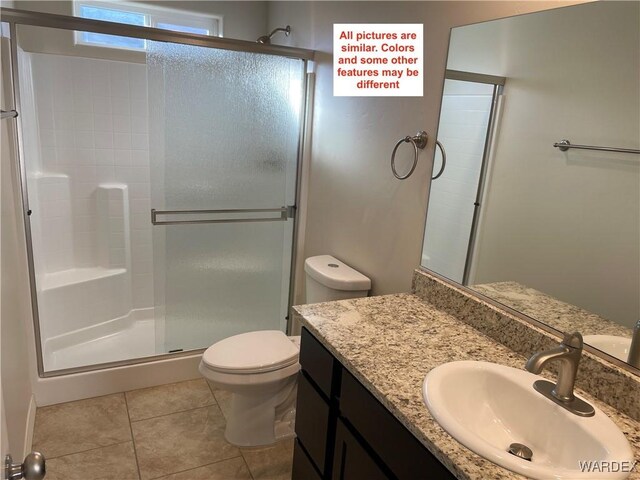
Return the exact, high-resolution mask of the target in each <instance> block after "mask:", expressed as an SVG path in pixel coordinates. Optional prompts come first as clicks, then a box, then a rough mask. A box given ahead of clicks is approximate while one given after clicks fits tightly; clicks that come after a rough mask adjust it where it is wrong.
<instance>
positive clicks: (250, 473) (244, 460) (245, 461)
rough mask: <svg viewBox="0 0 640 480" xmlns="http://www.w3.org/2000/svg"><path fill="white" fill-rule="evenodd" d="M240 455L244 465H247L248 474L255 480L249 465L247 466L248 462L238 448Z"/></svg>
mask: <svg viewBox="0 0 640 480" xmlns="http://www.w3.org/2000/svg"><path fill="white" fill-rule="evenodd" d="M240 456H241V457H242V461H243V462H244V465H245V467H247V471H248V472H249V476H250V477H251V479H252V480H256V477H254V476H253V472H252V471H251V467H249V462H247V459H246V458H244V452H243V451H242V450H240Z"/></svg>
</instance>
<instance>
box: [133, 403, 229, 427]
mask: <svg viewBox="0 0 640 480" xmlns="http://www.w3.org/2000/svg"><path fill="white" fill-rule="evenodd" d="M217 405H218V404H217V403H216V401H215V399H214V401H213V403H210V404H207V405H201V406H199V407H192V408H185V409H184V410H176V411H175V412H170V413H161V414H160V415H154V416H152V417H145V418H137V419H135V420H131V416H129V422H130V423H136V422H144V421H145V420H153V419H154V418H160V417H166V416H168V415H173V414H175V413H184V412H190V411H191V410H197V409H199V408H208V407H213V406H217Z"/></svg>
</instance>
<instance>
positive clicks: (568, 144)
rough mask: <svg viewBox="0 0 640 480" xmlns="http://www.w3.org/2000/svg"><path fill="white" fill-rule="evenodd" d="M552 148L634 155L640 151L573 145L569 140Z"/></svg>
mask: <svg viewBox="0 0 640 480" xmlns="http://www.w3.org/2000/svg"><path fill="white" fill-rule="evenodd" d="M553 146H554V147H556V148H559V149H560V151H561V152H566V151H567V150H569V149H570V148H575V149H579V150H599V151H602V152H620V153H634V154H636V155H638V154H640V150H636V149H634V148H617V147H597V146H595V145H573V144H572V143H571V142H570V141H569V140H560V141H559V142H556V143H554V144H553Z"/></svg>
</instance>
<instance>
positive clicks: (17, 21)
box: [0, 8, 315, 378]
mask: <svg viewBox="0 0 640 480" xmlns="http://www.w3.org/2000/svg"><path fill="white" fill-rule="evenodd" d="M0 21H1V22H2V23H6V24H8V25H9V34H10V44H11V57H10V59H9V63H10V68H11V83H12V86H11V87H12V93H13V105H14V109H15V110H17V111H18V112H21V111H22V103H21V97H20V79H19V70H18V43H17V40H18V38H17V27H18V25H24V26H32V27H43V28H54V29H59V30H70V31H83V32H91V33H103V34H107V35H118V36H124V37H133V38H141V39H145V40H152V41H157V42H167V43H179V44H184V45H192V46H197V47H207V48H216V49H223V50H234V51H239V52H246V53H260V54H265V55H276V56H281V57H288V58H294V59H298V60H301V61H302V62H303V68H304V72H305V78H304V85H303V92H302V102H301V107H300V124H299V132H298V148H297V155H296V180H295V205H294V206H293V208H292V211H293V215H292V217H291V218H292V221H293V236H292V239H291V241H292V246H291V247H292V248H291V262H290V271H289V298H288V303H287V317H286V320H287V329H289V328H291V318H290V317H291V313H290V312H291V305H292V301H293V292H294V287H295V271H296V257H297V241H298V233H299V232H298V230H299V226H300V222H298V217H299V215H298V212H297V211H296V210H297V207H298V206H299V205H300V200H301V181H302V178H301V177H302V167H303V166H302V160H303V155H304V151H305V139H306V133H307V126H308V123H309V119H308V117H307V115H308V112H309V111H310V102H309V99H310V95H311V94H312V91H311V90H312V85H313V73H311V72H310V71H309V62H312V61H313V60H314V56H315V51H314V50H308V49H304V48H295V47H286V46H281V45H271V44H261V43H257V42H255V43H254V42H250V41H246V40H236V39H230V38H222V37H213V36H208V35H198V34H193V33H184V32H175V31H171V30H162V29H159V28H152V27H144V26H136V25H127V24H122V23H114V22H106V21H102V20H91V19H86V18H80V17H72V16H67V15H56V14H51V13H41V12H31V11H25V10H17V9H11V8H0ZM16 123H17V125H16V137H17V138H16V150H17V152H16V153H17V155H16V157H17V161H18V164H19V165H18V167H19V168H18V169H17V172H18V183H19V184H20V192H21V208H22V214H23V215H22V216H23V222H24V232H25V240H26V250H27V264H28V269H29V289H30V294H31V309H32V317H33V329H34V336H35V342H36V357H37V365H38V375H39V377H41V378H50V377H58V376H62V375H69V374H73V373H81V372H90V371H96V370H103V369H107V368H113V367H122V366H127V365H136V364H142V363H150V362H155V361H158V360H169V359H172V358H178V357H187V356H191V355H194V354H198V353H202V352H204V350H205V349H204V348H200V349H194V350H187V351H183V352H175V353H162V354H157V355H152V356H146V357H138V358H132V359H127V360H118V361H115V362H106V363H98V364H92V365H84V366H81V367H73V368H66V369H60V370H52V371H49V372H46V371H45V370H44V360H43V355H42V349H43V347H42V337H41V332H40V318H39V317H40V316H39V310H38V297H37V287H36V272H35V263H34V257H33V243H32V235H31V223H30V214H31V210H30V209H29V197H28V189H27V170H26V162H25V158H24V139H23V129H22V123H21V122H20V120H18V121H17V122H16ZM14 161H15V159H14Z"/></svg>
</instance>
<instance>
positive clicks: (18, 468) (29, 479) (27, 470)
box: [4, 452, 47, 480]
mask: <svg viewBox="0 0 640 480" xmlns="http://www.w3.org/2000/svg"><path fill="white" fill-rule="evenodd" d="M46 473H47V469H46V466H45V459H44V455H42V454H41V453H40V452H31V453H30V454H29V455H27V456H26V457H25V459H24V463H13V459H12V458H11V455H7V456H6V457H5V459H4V480H19V479H21V478H24V480H42V479H43V478H44V476H45V475H46Z"/></svg>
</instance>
